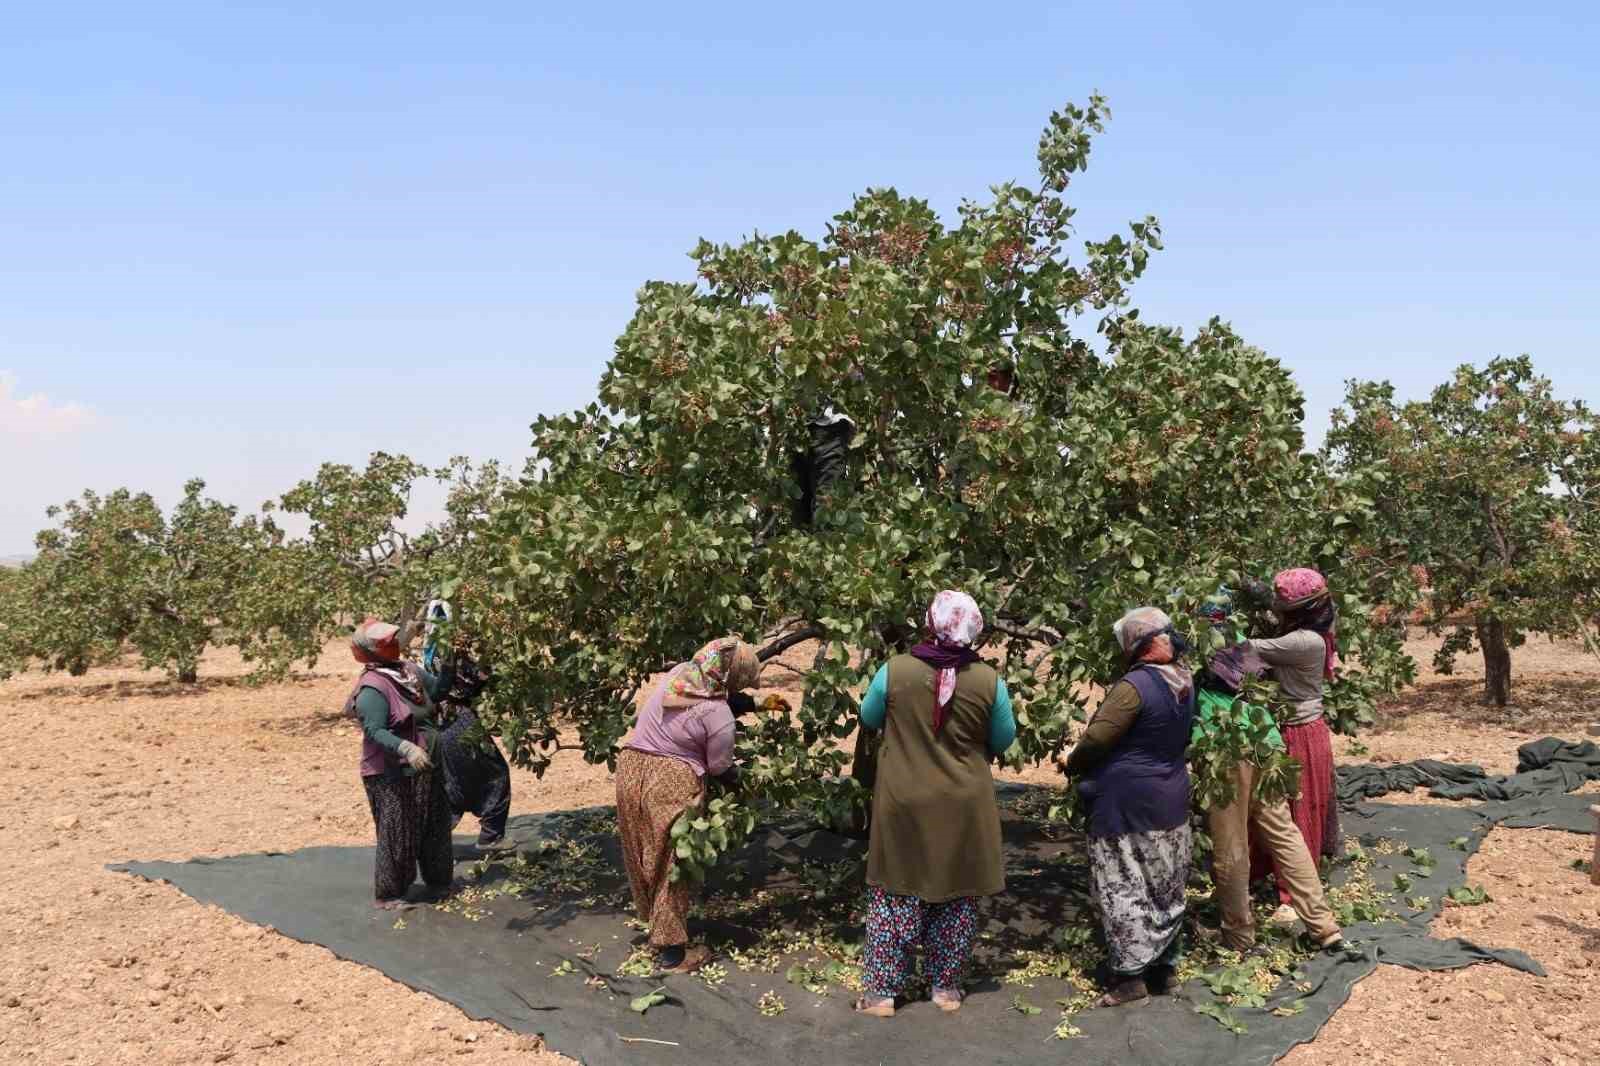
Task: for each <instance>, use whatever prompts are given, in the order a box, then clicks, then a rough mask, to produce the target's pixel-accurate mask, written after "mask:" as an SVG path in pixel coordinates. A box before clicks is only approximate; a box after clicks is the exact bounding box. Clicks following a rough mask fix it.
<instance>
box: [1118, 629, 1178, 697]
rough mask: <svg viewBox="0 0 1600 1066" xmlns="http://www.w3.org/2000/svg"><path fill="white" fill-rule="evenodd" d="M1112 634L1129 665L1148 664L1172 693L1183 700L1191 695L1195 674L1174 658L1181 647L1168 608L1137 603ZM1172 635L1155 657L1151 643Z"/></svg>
mask: <svg viewBox="0 0 1600 1066" xmlns="http://www.w3.org/2000/svg"><path fill="white" fill-rule="evenodd" d="M1111 632H1112V634H1113V635H1114V636H1115V637H1116V638H1117V644H1118V646H1119V647H1121V648H1122V655H1123V658H1124V659H1126V660H1127V663H1128V666H1129V667H1130V668H1131V667H1135V666H1149V667H1151V668H1153V669H1154V670H1155V671H1156V673H1158V674H1160V675H1161V679H1162V680H1163V681H1165V682H1166V683H1167V687H1168V688H1170V689H1171V690H1172V694H1173V695H1174V696H1176V697H1177V698H1178V699H1180V700H1185V699H1188V698H1189V692H1190V690H1191V689H1193V688H1194V675H1193V674H1191V673H1190V672H1189V669H1188V667H1185V666H1180V665H1178V663H1177V662H1176V661H1175V656H1176V654H1177V651H1178V641H1177V633H1176V631H1175V630H1174V629H1173V628H1172V619H1171V618H1169V617H1168V616H1167V612H1165V611H1163V610H1161V609H1160V608H1159V607H1135V608H1134V609H1133V610H1131V611H1129V612H1128V613H1127V614H1125V615H1123V616H1122V617H1121V618H1119V619H1117V621H1116V623H1115V624H1113V625H1112V627H1111ZM1160 636H1166V637H1168V638H1171V639H1169V640H1168V641H1167V647H1168V649H1169V650H1167V651H1165V652H1160V653H1155V654H1154V657H1152V652H1151V647H1152V645H1154V643H1155V640H1156V638H1157V637H1160Z"/></svg>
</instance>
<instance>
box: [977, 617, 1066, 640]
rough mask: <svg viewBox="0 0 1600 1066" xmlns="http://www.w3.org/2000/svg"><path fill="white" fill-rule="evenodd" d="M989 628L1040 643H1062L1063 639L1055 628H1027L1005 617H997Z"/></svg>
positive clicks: (1009, 635)
mask: <svg viewBox="0 0 1600 1066" xmlns="http://www.w3.org/2000/svg"><path fill="white" fill-rule="evenodd" d="M989 628H990V629H993V630H995V631H996V632H998V633H1004V634H1005V635H1006V636H1008V637H1017V638H1018V639H1020V640H1031V641H1034V642H1035V643H1038V644H1051V645H1055V644H1060V643H1061V641H1062V639H1063V638H1062V636H1061V634H1060V633H1057V632H1056V631H1055V630H1053V629H1049V628H1047V627H1045V626H1040V627H1039V628H1038V629H1027V628H1024V627H1023V626H1019V625H1017V624H1016V623H1015V622H1010V621H1007V620H1006V619H1004V618H996V619H995V620H994V622H992V623H991V624H990V626H989Z"/></svg>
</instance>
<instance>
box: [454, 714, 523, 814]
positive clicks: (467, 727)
mask: <svg viewBox="0 0 1600 1066" xmlns="http://www.w3.org/2000/svg"><path fill="white" fill-rule="evenodd" d="M477 724H478V716H477V715H476V714H474V713H473V712H472V711H470V710H463V711H458V712H457V714H456V717H455V720H454V721H452V722H451V723H450V724H449V726H447V727H446V728H445V731H444V732H443V733H442V734H440V737H439V750H440V753H441V756H442V758H441V762H442V763H443V765H444V788H445V794H446V795H447V796H448V797H449V802H450V823H451V824H452V825H454V824H455V823H456V822H457V821H459V820H460V819H461V816H462V815H463V814H465V813H466V812H468V811H471V812H472V813H473V814H475V815H477V816H478V842H479V843H480V844H487V843H490V842H492V841H495V840H499V839H500V838H501V837H503V836H505V832H506V816H507V815H509V814H510V813H511V767H509V766H507V765H506V757H505V756H504V755H501V754H500V749H499V748H498V747H497V746H495V742H494V740H493V739H488V740H487V743H486V744H485V745H484V746H482V747H480V746H479V745H478V744H477V743H475V742H474V740H473V739H472V737H471V736H470V734H471V733H472V732H473V730H474V727H475V726H476V725H477Z"/></svg>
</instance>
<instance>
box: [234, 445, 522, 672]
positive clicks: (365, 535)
mask: <svg viewBox="0 0 1600 1066" xmlns="http://www.w3.org/2000/svg"><path fill="white" fill-rule="evenodd" d="M426 480H433V481H436V482H438V483H440V484H442V485H443V486H444V487H445V500H444V512H445V513H444V517H443V518H442V519H441V520H440V521H438V522H433V523H430V524H428V525H427V526H426V527H424V528H423V529H422V530H421V531H420V532H419V531H409V532H408V531H407V529H406V519H407V517H408V514H409V511H410V508H411V498H412V494H413V492H414V490H415V489H416V486H417V484H418V483H419V482H422V481H426ZM505 486H506V479H505V478H504V476H503V475H502V474H501V473H500V467H499V464H498V463H496V462H494V461H492V460H491V461H489V462H485V463H481V464H474V463H473V462H472V461H471V460H469V459H467V458H465V457H460V456H458V457H456V458H453V459H451V460H450V461H449V462H448V463H446V464H445V465H444V466H441V467H439V468H437V469H432V470H430V469H429V468H428V467H426V466H424V465H422V464H421V463H417V462H415V461H413V460H411V459H409V458H407V457H406V456H403V455H390V454H388V453H385V452H374V453H373V454H372V456H371V457H370V458H369V459H368V461H367V465H366V467H365V468H364V469H361V470H357V469H356V468H355V467H352V466H348V465H346V464H342V463H324V464H323V465H322V466H321V467H320V468H319V469H318V471H317V473H316V475H315V476H314V477H312V478H309V479H307V480H305V481H302V482H300V483H299V484H298V485H296V486H295V487H294V488H293V489H291V490H289V492H287V493H285V494H284V495H283V496H282V498H280V499H279V500H278V501H276V503H275V504H274V503H273V502H271V501H269V502H268V503H267V504H266V505H264V507H263V509H274V508H275V509H276V510H279V511H281V512H283V513H285V514H289V515H297V516H300V517H301V518H303V519H304V520H305V521H306V522H307V524H308V527H309V528H308V531H307V534H306V536H305V537H304V538H302V539H300V540H297V541H295V542H293V543H291V544H289V545H288V550H287V551H286V552H285V553H284V554H283V555H281V556H280V557H279V559H278V560H277V567H278V570H279V573H278V575H277V578H276V580H274V581H272V582H263V585H264V597H263V598H262V599H261V600H260V601H259V602H258V605H257V613H256V615H255V621H254V622H253V624H252V628H253V630H254V631H256V632H259V633H272V632H278V633H282V632H295V633H302V634H304V637H303V640H302V641H301V643H300V644H299V645H298V646H296V647H295V648H294V649H293V656H294V657H295V658H305V659H309V660H310V661H315V658H316V655H317V653H318V652H320V650H321V648H322V646H323V645H324V644H325V643H326V642H327V640H328V639H330V638H331V637H332V636H334V635H335V634H336V633H337V632H339V631H340V630H341V629H342V628H343V627H346V626H348V625H349V624H350V623H351V622H353V621H354V620H356V619H359V618H361V617H364V616H366V615H369V614H370V615H375V616H377V617H380V618H386V619H390V620H393V621H395V622H396V623H397V624H400V625H402V626H408V627H410V628H411V629H412V630H414V629H415V627H416V626H417V625H418V624H419V623H420V621H421V617H422V609H423V607H424V606H425V605H426V604H427V602H428V600H429V598H431V597H432V596H433V595H434V593H435V591H436V590H437V579H436V576H435V574H436V572H437V571H438V570H440V569H441V568H448V567H449V566H451V565H452V564H451V563H450V562H449V561H448V560H450V559H451V558H452V557H453V556H454V555H456V554H459V553H461V552H463V551H465V550H466V548H467V546H468V544H469V542H470V540H471V538H472V536H473V535H474V532H475V530H476V529H477V527H478V526H480V525H481V524H482V523H483V522H484V520H485V519H486V517H487V515H488V512H489V508H490V506H491V505H492V503H493V501H494V500H495V499H496V498H497V497H498V495H499V494H500V492H501V491H502V490H503V489H504V488H505ZM284 613H292V615H293V617H294V618H295V619H297V620H306V621H309V620H313V619H314V620H315V626H314V628H312V629H303V628H299V627H297V626H291V627H288V628H287V629H285V628H284V627H283V626H282V625H281V620H282V617H283V615H284ZM275 624H277V626H278V628H276V629H274V625H275ZM288 653H289V649H276V650H275V651H274V652H272V653H270V654H272V655H273V656H274V657H275V658H278V659H281V658H282V656H283V655H284V654H288Z"/></svg>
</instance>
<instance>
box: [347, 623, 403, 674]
mask: <svg viewBox="0 0 1600 1066" xmlns="http://www.w3.org/2000/svg"><path fill="white" fill-rule="evenodd" d="M350 654H351V655H353V656H355V660H356V662H358V663H393V662H399V661H400V627H399V626H397V625H395V624H393V623H392V622H380V621H378V619H376V618H372V617H368V618H367V619H366V620H365V621H363V622H362V623H361V624H360V625H358V626H356V631H355V632H354V633H353V634H351V636H350Z"/></svg>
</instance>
